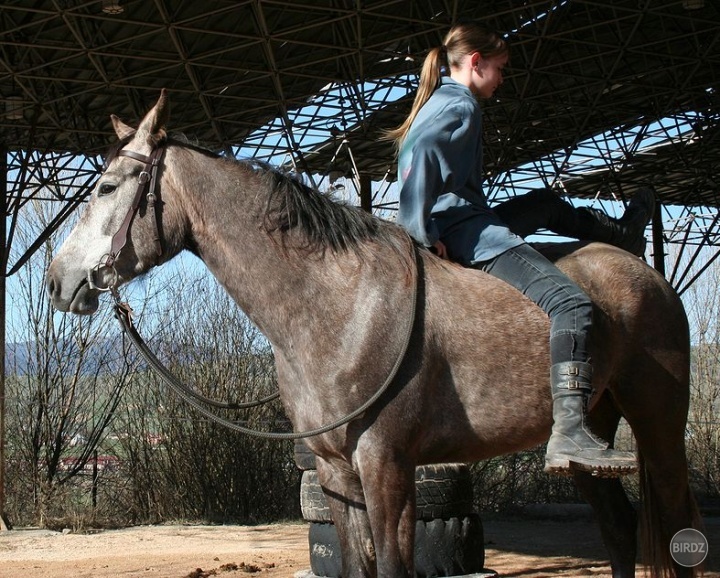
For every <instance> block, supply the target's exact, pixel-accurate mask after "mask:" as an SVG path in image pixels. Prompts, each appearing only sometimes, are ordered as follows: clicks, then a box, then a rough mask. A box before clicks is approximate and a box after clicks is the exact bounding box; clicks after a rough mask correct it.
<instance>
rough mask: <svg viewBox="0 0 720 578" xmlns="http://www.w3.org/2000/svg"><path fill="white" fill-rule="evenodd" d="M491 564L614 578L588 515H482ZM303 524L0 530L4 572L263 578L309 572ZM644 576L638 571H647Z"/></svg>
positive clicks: (711, 565)
mask: <svg viewBox="0 0 720 578" xmlns="http://www.w3.org/2000/svg"><path fill="white" fill-rule="evenodd" d="M483 525H484V528H485V543H486V566H487V567H488V568H490V569H492V570H494V571H496V572H497V573H498V574H500V576H508V577H510V576H514V577H522V578H540V577H547V576H563V577H567V576H592V577H594V578H611V575H610V567H609V565H608V563H607V561H606V558H605V556H606V554H605V550H604V548H603V546H602V544H601V543H600V537H599V532H598V530H597V527H596V525H595V524H594V523H593V522H592V521H591V520H589V519H587V518H585V517H582V518H581V519H575V520H572V521H569V520H556V519H539V518H519V517H515V518H507V517H497V516H489V517H483ZM705 533H706V536H707V538H708V541H709V543H710V546H709V552H710V554H709V557H708V565H707V568H706V570H707V572H706V574H705V575H706V576H708V577H709V578H720V518H713V519H708V520H706V532H705ZM309 568H310V561H309V554H308V529H307V525H306V524H305V523H294V524H277V525H268V526H185V525H171V526H145V527H136V528H128V529H124V530H112V531H104V532H99V533H95V534H72V533H62V532H51V531H47V530H30V529H19V530H12V531H10V532H4V533H0V578H85V577H87V578H109V577H128V578H129V577H132V578H135V577H147V578H206V577H208V576H219V577H220V578H233V577H238V576H241V575H246V574H248V573H250V574H255V575H257V576H259V577H263V578H274V577H281V576H282V577H286V578H291V577H294V576H296V575H297V576H298V578H300V577H301V576H305V575H306V574H307V571H308V570H309ZM638 575H641V574H640V573H639V574H638Z"/></svg>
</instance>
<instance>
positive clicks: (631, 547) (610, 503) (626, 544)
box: [574, 472, 637, 578]
mask: <svg viewBox="0 0 720 578" xmlns="http://www.w3.org/2000/svg"><path fill="white" fill-rule="evenodd" d="M574 479H575V483H576V485H577V487H578V489H579V490H580V491H581V492H582V494H583V496H584V497H585V499H586V500H587V501H588V503H589V504H590V505H591V506H592V507H593V510H594V511H595V517H596V519H597V521H598V524H599V525H600V533H601V535H602V538H603V542H604V544H605V547H606V548H607V550H608V555H609V558H610V566H611V567H612V575H613V578H633V577H634V576H635V559H636V557H637V538H636V535H637V514H636V512H635V509H634V508H633V506H632V504H631V503H630V500H628V497H627V494H626V493H625V489H624V488H623V487H622V484H621V483H620V480H618V479H617V478H613V479H602V478H596V477H593V476H592V474H590V473H587V472H576V473H575V474H574Z"/></svg>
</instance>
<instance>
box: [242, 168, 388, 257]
mask: <svg viewBox="0 0 720 578" xmlns="http://www.w3.org/2000/svg"><path fill="white" fill-rule="evenodd" d="M243 162H245V163H247V164H250V165H251V166H252V167H253V169H254V170H256V171H259V172H260V173H261V174H262V178H263V179H264V180H265V183H266V184H267V186H268V191H269V193H268V197H267V204H266V210H265V215H264V218H263V226H264V229H265V230H266V231H267V232H268V233H270V234H274V233H280V235H281V236H285V235H287V234H288V233H290V232H291V231H296V232H299V233H300V235H299V237H300V238H302V239H303V241H302V242H301V246H300V247H299V248H303V249H307V250H313V249H321V248H329V249H331V250H333V251H346V250H348V249H352V248H356V247H358V246H359V245H360V244H361V243H362V242H363V241H367V240H376V241H378V242H380V243H387V244H391V245H397V244H398V235H397V234H396V231H395V229H396V227H394V226H392V225H390V223H388V222H386V221H383V220H381V219H379V218H377V217H374V216H372V215H371V214H370V213H367V212H365V211H363V210H361V209H359V208H357V207H354V206H352V205H348V204H346V203H344V202H342V201H338V200H336V199H333V198H332V197H331V196H330V195H329V194H328V193H324V192H322V191H319V190H317V189H315V188H313V187H310V186H308V185H307V184H305V183H304V182H303V181H302V180H301V177H300V176H299V175H297V174H295V173H293V172H290V171H285V170H283V169H281V168H278V167H273V166H271V165H268V164H266V163H260V162H258V161H243ZM293 245H294V246H295V245H296V242H295V241H294V242H293Z"/></svg>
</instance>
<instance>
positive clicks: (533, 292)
mask: <svg viewBox="0 0 720 578" xmlns="http://www.w3.org/2000/svg"><path fill="white" fill-rule="evenodd" d="M474 267H475V268H476V269H481V270H482V271H486V272H487V273H489V274H490V275H493V276H494V277H497V278H498V279H502V280H503V281H505V282H507V283H509V284H510V285H512V286H513V287H515V288H516V289H518V290H519V291H520V292H521V293H522V294H523V295H525V296H527V297H528V298H529V299H531V300H532V301H533V302H534V303H536V304H537V305H538V306H539V307H540V308H541V309H542V310H543V311H545V313H547V314H548V316H549V317H550V358H551V362H552V363H553V364H555V363H561V362H565V361H584V362H587V361H589V356H590V353H589V339H590V327H591V326H592V302H591V301H590V298H589V297H588V296H587V295H586V294H585V293H584V292H583V291H582V289H580V287H578V286H577V285H576V284H575V282H573V281H572V280H571V279H570V278H569V277H568V276H567V275H565V274H564V273H563V272H562V271H560V269H558V268H557V267H556V266H555V265H553V264H552V263H551V262H550V261H548V260H547V259H546V258H545V257H543V256H542V255H541V254H540V253H538V252H537V251H536V250H535V249H533V248H532V247H531V246H530V245H527V244H526V245H520V246H519V247H515V248H513V249H510V250H509V251H505V252H504V253H502V254H501V255H498V256H497V257H495V258H494V259H490V260H489V261H484V262H482V263H478V264H477V265H474Z"/></svg>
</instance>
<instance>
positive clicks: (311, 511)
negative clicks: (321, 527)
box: [300, 470, 333, 522]
mask: <svg viewBox="0 0 720 578" xmlns="http://www.w3.org/2000/svg"><path fill="white" fill-rule="evenodd" d="M300 511H301V512H302V516H303V519H304V520H308V521H310V522H332V521H333V519H332V514H331V513H330V506H329V505H328V501H327V498H326V497H325V494H324V493H323V491H322V487H321V486H320V482H319V481H318V475H317V470H305V471H304V472H303V473H302V478H301V481H300Z"/></svg>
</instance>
